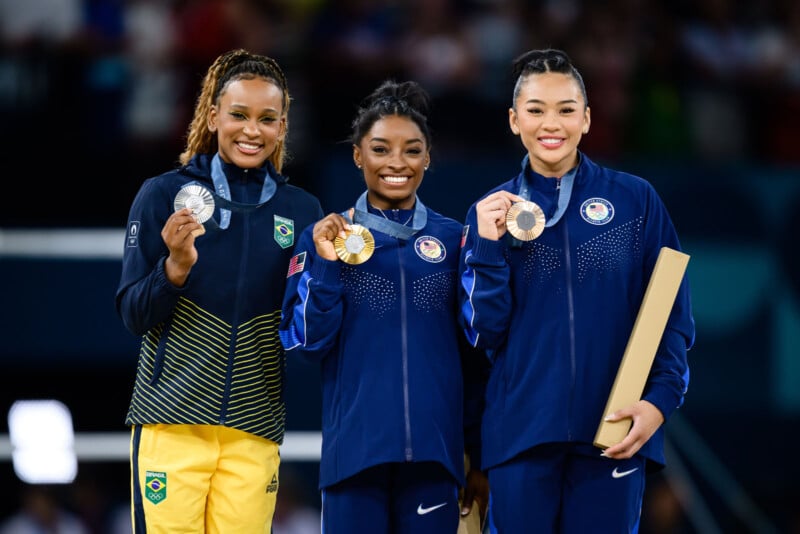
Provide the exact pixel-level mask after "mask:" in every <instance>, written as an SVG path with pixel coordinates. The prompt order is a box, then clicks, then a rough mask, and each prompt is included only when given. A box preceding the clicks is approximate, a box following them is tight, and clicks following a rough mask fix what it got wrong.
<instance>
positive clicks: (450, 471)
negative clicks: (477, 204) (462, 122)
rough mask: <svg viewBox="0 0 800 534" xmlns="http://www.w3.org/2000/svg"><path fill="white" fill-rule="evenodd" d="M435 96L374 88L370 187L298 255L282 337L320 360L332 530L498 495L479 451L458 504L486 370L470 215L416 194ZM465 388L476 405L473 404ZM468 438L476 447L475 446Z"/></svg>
mask: <svg viewBox="0 0 800 534" xmlns="http://www.w3.org/2000/svg"><path fill="white" fill-rule="evenodd" d="M428 103H429V97H428V95H427V93H426V92H425V91H423V89H422V88H421V87H420V86H419V85H418V84H416V83H415V82H410V81H409V82H403V83H395V82H391V81H389V82H385V83H384V84H382V85H381V86H380V87H378V88H377V89H376V90H375V91H374V92H373V93H372V94H371V95H369V96H368V97H367V98H366V99H364V101H363V102H362V104H361V107H360V109H359V111H358V114H357V116H356V118H355V120H354V121H353V134H352V143H353V160H354V161H355V164H356V166H357V167H358V168H359V169H361V170H362V171H363V173H364V181H365V182H366V186H367V190H366V191H365V192H364V193H363V194H362V195H361V196H360V197H359V198H358V199H357V200H356V202H355V206H354V207H352V208H350V209H349V210H347V211H346V212H344V213H332V214H330V215H328V216H326V217H325V218H323V219H322V220H320V221H319V222H318V223H317V224H315V225H314V226H313V228H309V229H306V230H305V231H304V232H303V234H302V235H301V236H300V239H299V241H298V245H297V249H296V251H295V257H294V258H293V260H292V264H293V265H296V266H298V267H297V268H296V269H294V270H293V271H292V272H290V276H289V285H288V287H287V291H286V299H285V302H284V306H283V320H282V321H281V328H280V330H281V341H282V342H283V344H284V347H285V348H286V352H287V356H289V357H291V356H292V355H296V356H302V357H305V358H307V359H309V360H312V361H316V362H319V363H320V365H321V366H322V390H323V394H322V396H323V407H322V456H321V462H320V482H319V484H320V489H321V492H322V527H323V532H325V533H326V534H337V533H348V534H349V533H352V532H370V533H373V534H381V533H386V534H388V533H393V532H398V533H399V532H415V533H422V534H424V533H431V534H434V533H435V534H442V533H447V532H451V533H453V534H455V532H456V531H457V528H458V524H459V517H460V515H461V514H467V513H468V512H469V511H470V509H471V506H472V503H473V498H474V497H475V496H477V497H478V499H479V500H478V503H479V505H482V506H484V507H485V505H486V503H487V500H488V495H487V490H486V484H485V478H484V477H482V474H481V472H480V470H479V469H478V467H479V465H478V463H477V453H473V456H475V457H476V459H475V460H473V465H474V469H473V470H472V471H471V472H470V475H469V476H468V477H467V478H468V479H469V480H470V485H469V486H468V487H467V488H466V491H465V495H464V497H465V498H464V501H465V503H466V505H465V507H464V508H463V509H462V508H461V506H460V504H459V488H460V487H463V486H464V485H465V476H464V452H465V433H466V432H468V431H469V430H470V429H473V430H474V429H475V427H474V425H470V424H469V423H470V421H472V422H473V423H477V422H478V420H479V418H478V417H477V413H476V412H477V411H479V409H480V408H479V406H478V405H479V400H478V399H480V398H481V395H480V393H477V394H473V393H472V388H473V387H474V388H476V389H477V390H480V388H481V385H482V382H481V376H480V371H481V370H480V368H479V367H477V368H474V369H473V368H464V369H463V370H462V355H463V354H464V351H469V350H470V348H469V346H468V345H467V344H466V339H465V338H464V336H463V333H462V332H461V331H460V328H459V325H458V302H457V286H456V277H457V270H458V249H459V245H460V241H461V235H462V225H461V224H460V223H458V222H457V221H455V220H453V219H450V218H447V217H444V216H442V215H440V214H439V213H437V212H435V211H433V210H431V209H430V208H428V207H426V206H425V205H424V204H423V203H422V201H421V200H420V198H419V197H418V196H417V194H416V192H417V189H418V188H419V186H420V184H421V183H422V178H423V175H424V173H425V170H426V169H427V168H428V165H429V163H430V149H431V139H430V132H429V129H428V123H427V118H426V116H425V114H426V112H427V108H428ZM469 361H470V365H473V366H475V365H479V364H480V359H479V358H477V357H475V355H473V357H472V358H470V360H469ZM465 389H468V390H469V391H470V393H469V394H467V395H466V400H467V401H468V402H469V403H470V405H472V404H475V405H476V408H475V409H474V410H473V409H466V410H465V408H464V403H465V393H464V390H465ZM465 412H467V413H466V415H465ZM465 421H467V422H466V423H465ZM465 428H466V430H465ZM471 436H472V439H470V438H469V437H468V438H467V439H466V442H467V444H466V446H467V448H469V449H472V447H477V445H478V444H477V439H476V438H477V433H473V434H471Z"/></svg>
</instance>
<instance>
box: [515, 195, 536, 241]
mask: <svg viewBox="0 0 800 534" xmlns="http://www.w3.org/2000/svg"><path fill="white" fill-rule="evenodd" d="M544 225H545V220H544V212H543V211H542V208H540V207H539V205H538V204H536V203H534V202H531V201H530V200H526V201H523V202H516V203H515V204H513V205H512V206H511V207H510V208H509V209H508V212H507V213H506V228H508V231H509V232H510V233H511V235H513V236H514V237H516V238H517V239H519V240H520V241H531V240H533V239H536V238H537V237H539V236H540V235H541V234H542V232H543V231H544Z"/></svg>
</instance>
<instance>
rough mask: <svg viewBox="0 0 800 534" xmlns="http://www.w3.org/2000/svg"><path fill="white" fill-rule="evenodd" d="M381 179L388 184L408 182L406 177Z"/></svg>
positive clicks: (385, 177)
mask: <svg viewBox="0 0 800 534" xmlns="http://www.w3.org/2000/svg"><path fill="white" fill-rule="evenodd" d="M383 179H384V181H386V182H389V183H390V184H402V183H405V182H407V181H408V176H384V177H383Z"/></svg>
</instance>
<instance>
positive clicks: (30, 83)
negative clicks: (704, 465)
mask: <svg viewBox="0 0 800 534" xmlns="http://www.w3.org/2000/svg"><path fill="white" fill-rule="evenodd" d="M237 47H243V48H247V49H249V50H250V51H252V52H256V53H261V54H265V55H269V56H272V57H274V58H275V59H277V60H278V62H279V63H280V64H281V65H282V66H283V68H284V69H285V71H286V74H287V78H288V82H289V88H290V93H291V96H292V98H293V102H292V107H291V111H290V128H289V141H288V149H289V152H290V160H289V161H288V163H287V165H286V167H285V169H284V170H285V171H286V174H288V175H289V177H290V179H291V181H292V182H293V183H296V184H297V185H300V186H302V187H305V188H307V189H308V190H309V191H311V192H313V193H315V194H317V195H318V196H319V197H320V199H321V200H322V203H323V207H324V208H325V210H326V211H332V210H341V209H344V208H345V207H346V206H344V205H340V203H339V202H338V200H339V199H340V198H346V199H351V198H355V195H354V193H352V192H348V193H346V194H338V190H339V189H341V188H345V187H355V188H356V191H360V189H359V187H360V186H359V185H358V184H357V181H358V175H357V173H356V171H355V169H354V167H353V165H352V161H351V150H350V147H349V143H348V141H347V139H348V137H349V133H350V121H351V120H352V117H353V116H354V114H355V110H356V107H357V105H358V103H359V101H360V99H361V98H362V97H363V96H365V95H366V94H368V93H369V92H370V91H371V90H372V89H373V88H374V87H375V86H376V85H377V84H378V83H379V82H380V81H382V80H384V79H386V78H394V79H397V80H403V79H414V80H416V81H418V82H420V83H421V84H422V85H423V86H424V87H425V88H426V89H427V90H428V91H429V92H430V93H431V94H432V96H433V98H434V102H433V110H432V114H431V126H432V128H433V136H434V138H433V153H432V155H433V163H432V167H431V172H429V173H428V175H427V176H426V186H425V187H428V185H427V184H428V183H429V182H430V183H432V184H435V183H436V182H437V181H438V182H439V187H440V188H441V189H440V190H437V193H434V194H431V193H425V198H431V202H430V204H431V205H432V207H434V208H436V209H438V210H439V211H442V212H443V213H445V214H446V215H449V216H452V217H455V218H457V219H462V218H463V215H464V214H465V208H466V206H467V205H468V203H469V202H471V201H472V200H475V195H477V194H478V193H479V192H484V191H486V190H488V189H489V187H490V186H491V185H493V184H496V183H500V182H501V181H505V180H506V179H508V178H509V177H510V176H511V175H512V174H514V173H516V170H517V168H518V164H519V161H520V160H521V158H522V155H523V152H522V149H521V147H520V144H519V141H518V140H517V139H516V138H514V137H513V136H512V135H511V133H510V131H509V129H508V120H507V109H508V107H509V106H510V104H511V93H512V88H513V82H514V80H512V79H511V78H510V72H509V71H510V65H511V61H512V60H513V58H514V57H516V56H517V55H518V54H520V53H522V52H524V51H526V50H528V49H530V48H544V47H556V48H562V49H564V50H566V51H567V52H568V53H569V54H570V56H571V57H572V59H573V61H574V63H575V64H576V65H577V66H578V68H579V70H580V71H581V73H582V75H583V77H584V79H585V82H586V87H587V92H588V98H589V104H590V106H591V108H592V126H591V132H590V134H589V135H587V136H585V137H584V138H583V140H582V143H581V148H582V150H584V151H585V152H586V153H587V154H588V155H589V156H590V157H591V158H592V159H595V160H597V161H600V162H605V163H608V164H611V165H612V166H614V167H617V168H620V169H626V170H630V171H631V172H639V171H641V174H642V175H643V176H644V177H645V178H647V179H649V180H651V181H653V182H654V184H655V185H656V189H657V190H659V192H660V193H661V194H662V195H663V196H664V198H665V201H666V203H667V205H668V207H669V208H670V211H671V213H672V214H673V218H674V219H675V223H676V226H677V227H678V229H679V232H680V234H681V236H682V238H683V239H685V244H688V248H689V249H690V252H691V253H692V254H693V259H692V263H691V264H690V274H691V275H692V277H693V278H692V280H691V281H692V284H693V301H694V303H695V305H696V319H697V322H698V346H696V347H695V349H694V350H693V351H692V353H690V364H691V365H692V372H693V376H692V380H693V382H692V385H691V386H690V393H689V395H688V397H687V405H686V407H685V409H684V410H683V411H684V412H686V414H687V415H688V416H691V417H689V419H691V421H692V422H693V423H694V424H695V425H696V426H698V427H700V428H701V430H702V431H703V433H704V435H705V437H706V438H707V439H709V440H710V441H711V442H712V445H713V447H714V449H715V452H716V453H717V454H719V455H720V457H721V459H722V460H723V462H724V464H726V465H728V466H729V467H731V468H735V469H736V470H737V471H736V476H737V477H738V479H739V480H741V481H742V482H744V483H748V484H749V486H748V488H747V494H740V493H738V492H736V491H733V489H734V487H733V486H731V484H725V483H724V482H723V483H722V484H719V483H718V482H719V480H720V479H719V478H717V479H716V481H717V484H716V487H715V488H713V489H712V490H711V491H709V492H708V494H709V495H711V497H707V498H708V499H709V500H710V502H709V503H708V505H709V506H710V507H711V508H712V509H716V508H718V509H721V510H724V512H723V513H725V514H728V515H729V516H735V515H737V514H741V516H740V518H739V519H738V520H731V521H728V522H726V521H722V522H721V524H722V525H723V527H724V528H723V530H724V531H725V532H741V533H747V532H755V531H757V530H758V528H757V527H756V528H754V527H753V525H759V524H760V519H763V516H761V515H760V512H759V510H762V509H763V510H766V513H767V514H768V515H769V516H771V517H770V520H769V521H768V523H771V524H772V525H779V528H780V529H781V530H780V531H781V532H800V515H799V514H797V512H796V508H797V507H796V499H798V498H800V489H798V488H800V485H798V483H797V480H798V477H800V465H798V460H797V454H796V452H794V453H793V452H792V450H793V449H792V447H793V446H792V443H795V442H796V441H793V440H796V439H797V438H800V425H799V424H798V420H799V419H800V393H798V388H797V387H796V383H797V381H796V380H797V379H798V378H800V359H798V358H797V356H798V354H797V349H796V346H797V344H796V343H797V342H800V332H798V324H800V318H799V317H800V316H798V309H800V274H799V273H800V264H799V263H798V254H797V253H796V251H795V249H796V238H795V233H796V232H795V230H794V228H795V227H796V225H795V224H794V220H795V219H796V216H795V213H797V208H796V206H797V205H798V204H800V148H798V139H799V137H798V133H797V128H798V124H800V121H799V119H800V2H798V0H749V1H748V0H745V1H738V2H734V1H732V0H693V1H689V0H675V1H670V0H608V1H589V0H583V1H581V0H24V1H21V0H0V121H2V122H1V123H2V124H3V126H4V127H3V128H2V129H0V143H2V146H3V147H4V148H3V153H4V155H5V158H4V159H5V163H6V165H7V167H9V168H13V169H15V172H14V174H12V173H7V174H6V178H5V180H4V189H5V191H4V195H3V198H4V199H5V200H6V202H4V203H3V206H2V209H0V229H2V228H15V227H16V228H22V227H35V228H45V229H46V228H62V227H114V228H124V227H125V223H126V217H127V208H128V206H129V205H130V202H131V200H132V199H133V196H134V194H135V192H136V190H137V189H138V188H139V185H140V184H141V182H142V181H143V180H144V179H145V178H147V177H149V176H153V175H155V174H158V173H161V172H163V171H165V170H167V169H168V168H171V167H172V166H174V165H175V164H176V163H177V158H178V154H179V153H180V152H181V150H182V148H183V145H184V141H185V137H184V136H185V134H186V131H187V128H188V125H189V121H190V118H191V113H192V110H193V107H194V103H195V99H196V97H197V94H198V91H199V88H200V84H201V81H202V80H201V76H202V75H203V74H204V73H205V71H206V69H207V68H208V66H209V64H210V63H211V62H212V61H213V60H214V58H215V57H216V56H217V55H219V54H220V53H221V52H223V51H225V50H228V49H231V48H237ZM347 184H349V185H347ZM353 184H355V185H353ZM447 202H450V205H448V204H446V203H447ZM121 246H122V244H121ZM102 291H103V292H105V293H104V294H103V295H104V296H103V297H102V298H104V299H107V300H108V302H107V304H108V306H109V309H110V308H111V299H110V297H106V296H105V294H106V293H107V294H109V295H110V294H111V293H113V287H109V288H103V289H102ZM90 302H91V300H89V299H87V300H86V303H84V304H83V305H84V306H88V305H90V304H88V303H90ZM104 302H105V301H104ZM65 320H66V321H69V320H70V318H65ZM9 328H11V327H9ZM7 333H8V332H7ZM126 342H127V340H126ZM54 343H55V341H54ZM7 356H9V357H10V358H13V357H14V356H15V355H14V354H7ZM128 356H130V357H133V356H135V355H134V354H133V352H132V351H131V354H129V355H128ZM1 359H2V358H0V360H1ZM2 363H4V362H0V364H2ZM0 368H2V367H0ZM128 371H130V372H131V373H132V371H133V369H129V370H128ZM126 376H127V375H126ZM112 381H113V380H112ZM128 386H129V384H128V383H119V384H117V385H116V386H113V387H115V388H116V389H118V390H121V391H124V395H127V391H128ZM96 387H98V388H99V390H100V391H101V392H102V391H104V390H103V389H102V388H103V387H104V386H103V385H102V384H98V385H96ZM105 387H107V388H109V389H110V388H111V387H112V386H105ZM95 391H97V390H95ZM124 395H123V396H124ZM124 402H125V400H123V401H122V402H121V403H120V405H115V406H114V410H115V412H114V413H115V415H113V421H112V423H113V427H114V428H115V429H116V428H117V427H118V426H121V422H122V420H123V418H124V410H125V405H124ZM766 428H769V430H765V429H766ZM776 429H777V430H776ZM765 431H766V432H768V438H769V441H770V443H769V447H768V448H764V447H762V445H763V443H762V442H761V439H762V438H763V437H764V432H765ZM775 434H778V439H772V438H775V437H776V435H775ZM795 448H796V446H795ZM745 456H749V457H750V458H752V457H754V456H758V457H759V459H760V461H761V464H760V465H759V466H755V465H754V466H749V465H745V463H744V462H742V461H740V460H741V458H742V457H745ZM306 467H309V469H306ZM678 467H679V466H676V467H674V468H673V471H672V472H675V470H676V469H677V468H678ZM126 469H127V466H126V465H124V464H120V465H119V466H117V465H115V466H114V467H113V469H106V470H104V469H100V470H91V469H90V470H89V471H88V473H86V474H84V477H86V478H82V479H81V480H79V481H76V485H75V487H74V489H75V491H74V492H73V493H72V494H67V490H69V488H56V489H55V490H54V489H53V488H29V489H30V490H31V494H24V495H23V494H22V493H20V495H19V506H20V509H23V508H24V506H25V503H28V504H29V505H30V506H33V507H36V506H38V507H39V510H44V511H45V512H47V511H48V510H50V511H52V509H48V508H47V506H48V503H49V505H52V506H55V507H56V508H55V509H58V507H61V509H62V511H72V512H75V513H78V512H81V510H83V512H81V513H82V517H83V519H84V521H85V523H86V525H84V526H85V527H86V528H87V529H89V530H85V531H80V530H76V531H74V532H75V533H79V532H87V531H88V532H91V534H108V533H109V532H110V531H111V527H109V525H110V524H111V521H112V520H111V519H109V518H110V517H111V516H110V515H109V514H112V511H114V510H115V511H118V512H119V514H121V515H117V514H116V513H114V514H113V518H114V522H115V524H121V525H122V527H121V530H119V531H117V530H114V534H118V533H124V532H125V530H124V529H125V527H126V525H127V523H126V520H125V519H126V517H125V516H126V510H127V508H126V507H127V502H126V499H127V495H126V493H125V491H126V489H127V487H126V484H127V482H128V480H127V471H126ZM668 469H669V468H668ZM115 470H118V471H115ZM293 470H294V471H293ZM3 472H6V471H3ZM9 472H10V471H9ZM286 472H287V475H286V480H287V482H286V488H290V486H292V485H293V484H296V485H295V487H294V488H293V489H285V491H284V487H283V481H282V489H281V494H280V496H279V508H278V510H279V513H282V512H286V513H288V510H289V508H290V507H291V503H292V502H293V501H294V498H293V496H294V495H299V498H298V499H297V501H298V502H300V503H301V508H300V509H301V510H302V512H301V515H300V517H303V518H304V519H300V520H299V521H300V522H302V523H303V524H305V525H306V527H304V528H303V529H297V530H288V529H287V530H281V531H279V530H278V529H279V528H281V525H282V521H281V518H280V517H277V518H276V530H275V534H280V533H284V534H315V529H314V520H313V519H314V514H315V508H317V507H318V502H317V499H318V497H317V495H316V494H315V489H314V484H315V482H316V480H315V476H316V473H315V471H314V466H305V465H301V466H293V467H292V468H291V469H290V468H288V467H287V471H286ZM717 473H718V474H719V471H717ZM104 475H110V476H114V475H116V477H117V478H118V479H120V480H121V484H116V485H115V486H114V491H116V492H117V493H114V492H112V491H110V490H109V486H108V480H107V479H104V478H103V476H104ZM711 478H712V479H713V476H712V477H711ZM723 480H724V477H723ZM79 482H86V483H85V484H84V483H81V484H78V483H79ZM706 483H707V484H711V485H713V484H714V481H713V480H711V481H707V482H706ZM98 486H99V487H100V490H99V491H97V487H98ZM726 490H727V491H726ZM745 496H748V497H749V496H752V498H753V499H754V501H753V502H754V503H755V506H756V507H755V508H749V506H750V505H751V504H753V502H751V501H749V500H747V499H745V500H743V497H745ZM101 497H102V498H101ZM691 500H692V497H691V496H690V497H688V498H687V497H686V495H685V494H681V491H680V490H679V489H677V490H676V486H675V484H674V483H673V484H672V485H671V486H670V485H668V484H666V483H665V481H664V480H662V479H660V478H659V479H654V481H653V482H652V484H651V486H650V489H649V490H648V501H647V502H646V507H645V511H646V515H645V518H644V519H643V530H642V534H648V533H649V534H655V533H657V532H663V533H669V534H690V533H693V532H695V531H696V530H694V529H693V528H692V526H691V525H692V524H694V525H696V524H697V522H698V519H697V515H695V518H694V522H693V521H690V519H692V518H691V517H689V516H690V515H691V514H687V512H686V506H687V502H688V501H691ZM98 502H100V503H102V506H98V505H97V503H98ZM87 503H88V504H92V506H89V505H88V504H87ZM281 503H285V504H281ZM793 503H794V505H793ZM8 504H9V503H8V502H6V503H5V506H6V507H7V506H8ZM112 504H113V505H114V506H111V505H112ZM732 505H736V506H738V507H739V508H738V510H739V512H736V511H735V510H734V508H733V507H732ZM281 506H283V507H284V510H281ZM119 507H121V508H119ZM98 509H101V510H102V514H101V515H102V517H103V520H102V522H99V521H95V522H97V523H98V524H101V525H102V526H97V527H94V528H92V527H91V525H90V523H92V518H91V516H92V515H93V514H95V515H96V514H97V513H101V512H97V510H98ZM87 510H89V511H88V512H87ZM698 513H699V514H701V515H702V510H701V512H697V511H696V510H695V514H698ZM309 514H310V517H311V518H312V519H311V521H310V523H311V528H308V526H307V525H308V524H309V521H308V518H309ZM119 518H122V520H121V522H120V523H116V521H115V520H116V519H119ZM2 519H3V518H2V517H0V520H2ZM699 522H700V523H702V520H700V521H699ZM283 524H284V525H285V524H286V523H283ZM127 527H128V528H129V525H127ZM316 527H317V530H316V532H318V527H319V525H318V523H317V524H316ZM284 528H287V527H284ZM763 531H764V532H772V530H771V527H770V528H765V529H764V530H763ZM776 531H777V529H776ZM0 532H2V531H1V530H0ZM12 532H13V531H12ZM70 532H73V531H70ZM3 534H5V533H3ZM14 534H15V533H14Z"/></svg>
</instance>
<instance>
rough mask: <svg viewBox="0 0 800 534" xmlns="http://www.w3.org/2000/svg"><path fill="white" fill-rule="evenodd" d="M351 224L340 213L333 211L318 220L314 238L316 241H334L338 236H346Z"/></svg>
mask: <svg viewBox="0 0 800 534" xmlns="http://www.w3.org/2000/svg"><path fill="white" fill-rule="evenodd" d="M349 228H350V224H349V223H348V222H347V221H346V220H345V218H344V217H342V216H341V215H339V214H338V213H331V214H330V215H327V216H325V217H324V218H322V219H320V220H319V221H317V223H316V224H315V225H314V230H313V238H314V242H315V243H321V242H323V241H333V240H334V239H336V237H337V236H339V237H346V235H347V234H346V230H348V229H349Z"/></svg>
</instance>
